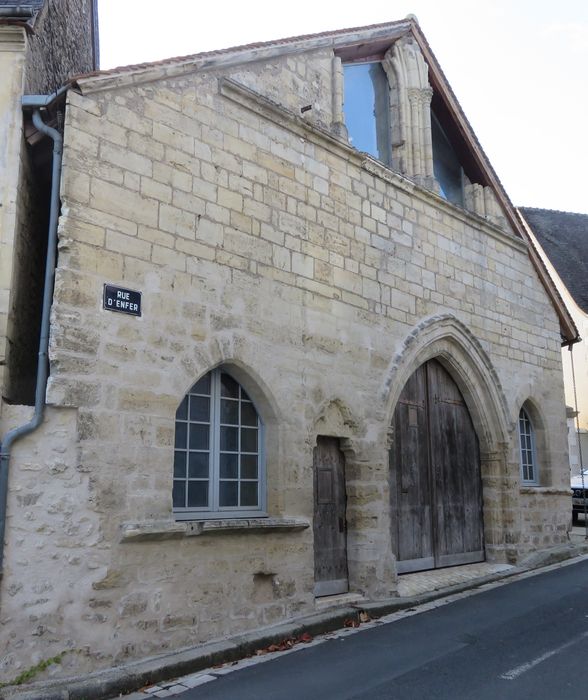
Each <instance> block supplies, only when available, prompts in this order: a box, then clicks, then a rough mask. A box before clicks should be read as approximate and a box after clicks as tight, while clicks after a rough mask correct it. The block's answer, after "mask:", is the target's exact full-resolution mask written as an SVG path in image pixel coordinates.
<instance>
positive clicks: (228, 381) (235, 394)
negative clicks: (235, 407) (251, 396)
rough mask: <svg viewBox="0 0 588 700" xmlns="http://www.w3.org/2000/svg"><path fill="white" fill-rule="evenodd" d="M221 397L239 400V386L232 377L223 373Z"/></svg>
mask: <svg viewBox="0 0 588 700" xmlns="http://www.w3.org/2000/svg"><path fill="white" fill-rule="evenodd" d="M221 396H227V397H230V398H232V399H238V398H239V385H238V384H237V382H236V381H235V380H234V379H233V377H231V376H229V375H228V374H225V373H224V372H223V373H222V374H221Z"/></svg>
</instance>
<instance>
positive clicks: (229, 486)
mask: <svg viewBox="0 0 588 700" xmlns="http://www.w3.org/2000/svg"><path fill="white" fill-rule="evenodd" d="M238 487H239V482H238V481H221V482H220V491H219V503H220V505H221V506H237V505H239V503H238V501H237V499H238V493H239V488H238Z"/></svg>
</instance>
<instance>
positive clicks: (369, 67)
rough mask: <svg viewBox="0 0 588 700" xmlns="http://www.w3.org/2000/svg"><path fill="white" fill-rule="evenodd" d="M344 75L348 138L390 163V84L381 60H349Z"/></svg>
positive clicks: (375, 156)
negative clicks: (354, 61)
mask: <svg viewBox="0 0 588 700" xmlns="http://www.w3.org/2000/svg"><path fill="white" fill-rule="evenodd" d="M343 77H344V85H345V89H344V95H345V97H344V101H343V113H344V115H345V125H346V127H347V131H348V134H349V142H350V143H351V145H352V146H354V148H357V150H358V151H364V152H365V153H369V154H370V155H372V156H374V158H378V159H379V160H381V161H382V162H383V163H385V164H386V165H388V166H390V165H391V160H392V148H391V143H390V138H391V132H390V86H389V84H388V78H387V77H386V73H385V71H384V69H383V67H382V63H381V61H365V62H360V63H347V64H345V65H344V66H343Z"/></svg>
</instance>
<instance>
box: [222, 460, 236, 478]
mask: <svg viewBox="0 0 588 700" xmlns="http://www.w3.org/2000/svg"><path fill="white" fill-rule="evenodd" d="M220 477H221V479H238V478H239V455H228V454H221V456H220Z"/></svg>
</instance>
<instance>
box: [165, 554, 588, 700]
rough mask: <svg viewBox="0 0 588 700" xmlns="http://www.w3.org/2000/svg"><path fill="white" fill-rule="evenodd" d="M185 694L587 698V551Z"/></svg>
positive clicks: (396, 699)
mask: <svg viewBox="0 0 588 700" xmlns="http://www.w3.org/2000/svg"><path fill="white" fill-rule="evenodd" d="M177 697H178V698H181V700H274V699H275V700H315V699H316V700H412V699H413V698H414V699H415V700H416V699H418V700H437V699H439V700H441V699H442V700H461V699H466V698H467V699H468V700H470V699H475V700H511V699H512V700H524V699H526V698H533V700H567V699H568V698H570V699H572V698H573V699H575V698H578V699H579V700H586V699H587V698H588V560H585V561H582V562H578V563H576V564H573V565H570V566H565V567H562V568H558V569H556V570H553V571H550V572H548V573H544V574H540V575H537V576H533V577H529V578H526V579H523V580H518V581H515V582H512V583H508V584H506V585H503V586H500V587H498V588H494V589H492V590H489V591H485V592H483V593H479V594H476V595H471V596H469V597H467V598H463V599H461V600H458V601H455V602H453V603H449V604H447V605H444V606H441V607H438V608H436V609H434V610H429V611H427V612H423V613H421V614H417V615H412V616H410V617H405V618H403V619H400V620H397V621H394V622H391V623H388V624H382V625H380V626H378V627H375V628H372V629H367V630H365V631H359V632H357V633H356V634H353V635H350V636H347V637H343V638H338V639H332V640H328V641H326V642H324V643H323V644H319V645H317V646H313V647H310V648H305V649H303V650H301V651H297V652H295V653H291V654H287V655H284V656H283V657H278V658H276V659H274V660H271V661H267V662H265V663H261V664H257V665H254V666H250V667H248V668H244V669H243V670H237V671H234V672H233V673H228V674H226V675H222V676H220V677H219V678H218V679H217V680H215V681H212V682H210V683H207V684H206V685H203V686H200V687H198V688H194V689H193V690H190V691H187V692H185V693H182V694H181V695H179V696H177Z"/></svg>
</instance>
